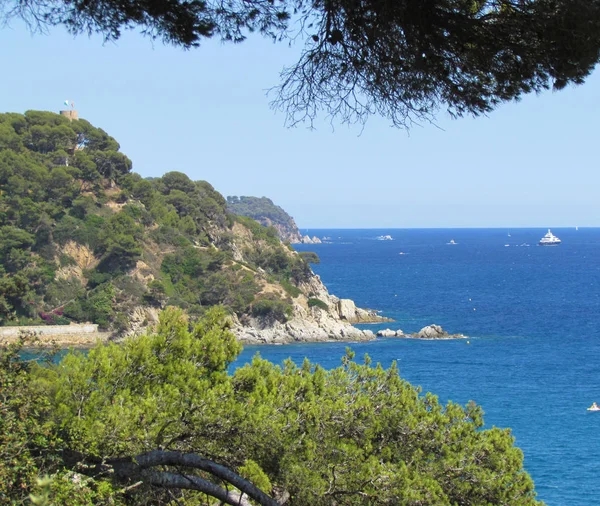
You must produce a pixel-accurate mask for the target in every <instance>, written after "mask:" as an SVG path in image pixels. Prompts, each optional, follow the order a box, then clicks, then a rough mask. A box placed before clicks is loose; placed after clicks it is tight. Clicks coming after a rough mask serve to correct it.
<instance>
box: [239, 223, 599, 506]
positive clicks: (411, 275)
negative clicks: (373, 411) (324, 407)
mask: <svg viewBox="0 0 600 506" xmlns="http://www.w3.org/2000/svg"><path fill="white" fill-rule="evenodd" d="M546 232H547V229H518V228H517V229H381V230H375V229H364V230H350V229H341V230H332V229H326V230H325V229H321V230H309V231H308V233H310V235H311V236H313V235H316V236H318V237H320V238H323V237H325V238H326V239H324V242H323V243H322V244H314V245H297V246H296V249H297V250H299V251H314V252H316V253H317V254H318V255H319V257H320V260H321V261H320V264H318V265H314V266H313V270H314V272H315V273H316V274H318V275H319V276H320V277H321V279H322V280H323V282H324V283H325V285H326V286H327V287H328V289H329V291H330V293H332V294H335V295H337V296H338V297H340V298H349V299H353V300H354V301H355V302H356V304H357V305H358V306H359V307H364V308H371V309H376V310H378V311H380V312H381V313H380V314H381V315H383V316H387V317H390V318H393V319H394V320H395V321H394V322H393V323H385V324H376V325H365V326H361V327H362V328H368V329H371V330H373V331H374V332H375V331H377V330H379V329H383V328H391V329H394V330H397V329H402V330H403V331H404V332H406V333H408V332H415V331H418V330H419V329H421V328H422V327H424V326H425V325H429V324H432V323H435V324H438V325H441V326H442V327H443V328H444V329H445V330H447V331H448V332H450V333H462V334H465V335H467V336H468V339H457V340H442V341H421V340H415V339H397V338H378V339H377V340H374V341H371V342H366V343H352V344H348V343H338V342H335V343H311V344H306V343H303V344H291V345H285V346H253V347H246V348H245V350H244V351H243V353H242V355H241V356H240V358H239V359H238V361H237V362H236V363H235V364H234V365H235V366H240V365H242V364H244V363H246V362H248V361H250V360H251V358H252V357H253V356H254V354H256V353H257V352H258V353H260V354H261V355H262V356H263V357H264V358H267V359H269V360H271V361H274V362H276V363H281V362H283V361H284V360H285V359H286V358H288V357H291V358H292V359H293V360H294V361H295V362H297V363H298V364H300V363H301V362H302V360H303V359H304V358H305V357H307V358H309V359H310V360H311V361H312V362H315V363H319V364H321V365H322V366H323V367H325V368H333V367H337V366H338V365H340V363H341V357H342V355H343V354H344V350H345V348H346V346H350V347H351V348H352V349H353V350H354V351H355V352H356V356H357V359H358V358H360V357H362V356H363V355H364V354H365V353H368V354H369V356H370V357H371V358H372V359H373V362H374V363H376V362H380V363H381V364H382V365H384V366H389V365H390V364H391V362H392V361H394V360H395V361H397V363H398V365H399V369H400V374H401V376H402V377H403V378H405V379H406V380H408V381H409V382H411V383H412V384H414V385H420V386H421V387H422V389H423V392H433V393H434V394H436V395H437V396H438V397H439V399H440V401H442V402H444V403H445V402H446V401H448V400H452V401H454V402H458V403H461V404H465V403H467V402H468V401H470V400H474V401H475V402H477V403H478V404H479V405H481V406H482V408H483V410H484V411H485V426H486V427H492V426H496V427H503V428H504V427H509V428H511V429H512V433H513V435H514V437H515V438H516V443H515V444H516V445H517V446H518V447H519V448H521V449H522V450H523V452H524V455H525V460H524V464H525V468H526V469H527V471H528V472H529V473H530V474H531V476H532V478H533V480H534V481H535V485H536V490H537V493H538V499H540V500H543V501H544V502H545V503H546V504H548V505H551V506H559V505H569V506H578V505H581V506H584V505H586V506H587V505H591V504H600V500H599V499H598V492H599V490H598V488H599V487H600V444H599V443H600V412H589V411H587V408H588V407H589V406H590V405H591V404H592V402H593V401H598V402H600V381H599V380H600V228H579V229H578V230H577V229H576V228H575V227H573V228H568V229H567V228H564V229H561V228H557V229H552V232H553V233H554V234H555V235H556V236H558V237H559V238H560V239H561V240H562V244H560V245H558V246H553V247H542V246H538V245H537V243H538V241H539V240H540V238H541V237H542V236H543V235H544V234H545V233H546ZM303 233H304V231H303ZM386 235H389V236H391V240H382V237H384V236H386ZM451 241H453V242H454V244H452V243H451Z"/></svg>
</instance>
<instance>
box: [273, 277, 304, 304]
mask: <svg viewBox="0 0 600 506" xmlns="http://www.w3.org/2000/svg"><path fill="white" fill-rule="evenodd" d="M279 284H280V285H281V286H282V287H283V289H284V290H285V291H286V293H287V294H288V295H289V296H290V297H292V298H293V299H295V298H296V297H298V295H300V294H301V293H302V290H300V288H298V287H297V286H296V285H293V284H292V283H290V282H289V281H288V280H287V279H282V280H281V281H280V282H279Z"/></svg>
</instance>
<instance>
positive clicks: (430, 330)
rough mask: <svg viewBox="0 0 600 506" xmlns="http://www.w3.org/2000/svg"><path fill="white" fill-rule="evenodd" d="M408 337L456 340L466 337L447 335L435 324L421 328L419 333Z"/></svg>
mask: <svg viewBox="0 0 600 506" xmlns="http://www.w3.org/2000/svg"><path fill="white" fill-rule="evenodd" d="M409 335H410V337H416V338H418V339H458V338H464V337H467V336H465V335H463V334H449V333H448V332H446V331H445V330H444V329H443V328H442V327H440V326H439V325H435V324H433V325H428V326H427V327H423V328H422V329H421V330H419V332H416V333H414V334H409Z"/></svg>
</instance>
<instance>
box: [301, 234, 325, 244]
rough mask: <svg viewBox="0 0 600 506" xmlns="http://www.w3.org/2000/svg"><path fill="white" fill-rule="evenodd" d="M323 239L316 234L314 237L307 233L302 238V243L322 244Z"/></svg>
mask: <svg viewBox="0 0 600 506" xmlns="http://www.w3.org/2000/svg"><path fill="white" fill-rule="evenodd" d="M321 243H322V241H321V239H319V238H318V237H317V236H316V235H315V236H313V237H312V238H311V237H310V236H308V235H305V236H304V237H303V238H302V244H321Z"/></svg>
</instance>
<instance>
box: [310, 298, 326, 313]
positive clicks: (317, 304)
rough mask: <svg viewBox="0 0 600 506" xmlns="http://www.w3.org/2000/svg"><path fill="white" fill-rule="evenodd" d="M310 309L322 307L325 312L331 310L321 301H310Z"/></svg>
mask: <svg viewBox="0 0 600 506" xmlns="http://www.w3.org/2000/svg"><path fill="white" fill-rule="evenodd" d="M308 307H320V308H321V309H324V310H325V311H327V310H328V309H329V306H328V305H327V304H326V303H325V302H323V301H322V300H321V299H308Z"/></svg>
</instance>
